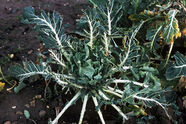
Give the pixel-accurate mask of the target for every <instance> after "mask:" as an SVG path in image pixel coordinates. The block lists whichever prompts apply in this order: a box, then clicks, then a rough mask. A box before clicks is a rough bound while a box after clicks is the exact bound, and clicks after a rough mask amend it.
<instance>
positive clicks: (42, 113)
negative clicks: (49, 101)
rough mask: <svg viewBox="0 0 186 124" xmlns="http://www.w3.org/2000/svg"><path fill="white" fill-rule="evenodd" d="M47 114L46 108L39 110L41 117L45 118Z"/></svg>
mask: <svg viewBox="0 0 186 124" xmlns="http://www.w3.org/2000/svg"><path fill="white" fill-rule="evenodd" d="M45 115H46V111H45V110H41V111H40V112H39V117H40V118H43V117H44V116H45Z"/></svg>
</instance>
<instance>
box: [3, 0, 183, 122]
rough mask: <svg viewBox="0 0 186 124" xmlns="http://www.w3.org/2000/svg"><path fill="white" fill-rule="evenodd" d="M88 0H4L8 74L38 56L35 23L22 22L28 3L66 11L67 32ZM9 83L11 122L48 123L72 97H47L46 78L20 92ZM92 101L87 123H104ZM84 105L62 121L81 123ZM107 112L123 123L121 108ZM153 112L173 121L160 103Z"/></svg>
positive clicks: (6, 110)
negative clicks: (12, 67) (45, 95)
mask: <svg viewBox="0 0 186 124" xmlns="http://www.w3.org/2000/svg"><path fill="white" fill-rule="evenodd" d="M86 2H87V0H0V65H1V67H2V69H3V72H4V73H5V74H8V73H7V72H8V70H7V68H8V67H9V66H10V65H12V64H14V63H21V62H22V60H32V61H35V60H36V58H37V53H38V48H39V47H40V42H39V41H38V40H37V38H36V33H35V32H34V30H33V28H32V27H31V26H29V25H24V24H22V23H21V15H22V12H23V9H24V8H25V7H27V6H33V7H34V8H35V9H36V11H39V10H40V9H43V10H45V11H48V12H51V11H53V10H56V11H57V12H59V13H60V14H61V15H62V17H63V19H64V24H69V27H68V28H67V33H73V30H74V29H75V22H76V19H77V18H79V17H80V16H81V14H82V9H85V8H86V7H87V3H86ZM9 87H11V86H9V85H8V84H7V85H6V86H5V88H4V90H3V91H2V92H0V124H4V123H6V124H8V122H7V121H10V122H11V124H47V123H48V119H49V118H52V119H54V117H55V115H56V110H57V109H60V110H61V108H62V107H64V104H65V103H66V102H67V101H68V100H70V98H71V97H72V96H71V95H63V96H60V95H59V96H57V97H54V96H52V97H51V98H49V99H48V100H46V99H45V98H44V89H45V82H44V81H42V80H41V81H39V82H35V83H32V84H31V85H30V86H29V87H26V88H25V89H23V90H22V91H20V92H19V93H18V94H15V93H14V92H13V91H11V92H8V91H7V90H6V89H7V88H9ZM63 94H64V93H63ZM184 95H185V94H180V96H179V97H178V101H177V103H178V106H179V107H180V110H181V111H182V112H183V111H185V108H184V107H183V101H182V99H181V98H182V96H184ZM89 102H90V104H88V107H87V112H86V115H85V117H84V122H83V123H84V124H98V123H100V121H99V117H98V115H97V113H96V112H95V108H94V106H93V103H91V101H89ZM81 105H82V104H81V101H80V100H79V101H77V103H76V104H75V105H73V106H72V107H71V108H69V110H67V112H66V113H65V114H64V116H63V117H62V118H61V119H60V121H59V122H60V124H72V123H73V124H75V123H77V122H78V119H79V114H80V111H81ZM24 110H27V111H29V113H30V119H26V118H25V116H24ZM170 111H171V108H170ZM103 113H104V118H105V120H107V121H106V123H107V124H115V123H118V124H119V123H121V119H120V118H119V117H118V114H117V112H115V111H114V110H113V109H112V108H110V107H107V109H106V110H103ZM149 113H151V114H153V115H155V116H156V117H157V118H159V119H158V120H155V121H152V122H151V123H152V124H155V123H164V124H165V123H166V124H171V123H173V122H172V121H170V120H169V119H167V118H166V117H164V115H165V114H164V112H162V110H161V109H160V108H159V107H156V108H153V109H151V110H150V111H149ZM162 113H163V114H162ZM170 113H171V112H170ZM185 118H186V113H182V115H181V116H180V117H178V118H175V119H176V120H177V121H178V123H179V124H183V123H186V120H185ZM135 120H136V118H132V119H130V120H129V121H127V123H128V124H133V123H136V122H135Z"/></svg>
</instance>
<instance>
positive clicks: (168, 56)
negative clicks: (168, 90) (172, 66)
mask: <svg viewBox="0 0 186 124" xmlns="http://www.w3.org/2000/svg"><path fill="white" fill-rule="evenodd" d="M173 45H174V42H171V44H170V49H169V53H168V55H167V59H166V62H165V65H164V66H163V68H165V67H166V66H167V63H168V61H169V58H170V55H171V52H172V48H173Z"/></svg>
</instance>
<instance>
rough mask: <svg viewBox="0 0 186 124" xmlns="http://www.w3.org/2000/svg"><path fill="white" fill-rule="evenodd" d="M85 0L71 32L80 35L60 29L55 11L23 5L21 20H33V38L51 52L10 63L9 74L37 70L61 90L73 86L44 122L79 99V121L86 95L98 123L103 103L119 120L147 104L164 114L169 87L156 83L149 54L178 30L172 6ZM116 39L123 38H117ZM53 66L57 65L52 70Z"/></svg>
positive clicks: (135, 0)
mask: <svg viewBox="0 0 186 124" xmlns="http://www.w3.org/2000/svg"><path fill="white" fill-rule="evenodd" d="M90 2H91V3H93V5H94V8H88V9H87V10H86V11H84V16H83V17H82V18H80V19H79V20H78V22H77V27H78V28H77V31H76V33H77V34H79V35H81V38H78V37H74V36H70V35H67V34H65V30H64V26H63V24H62V21H63V19H62V18H61V16H60V15H59V14H58V13H57V12H55V11H54V12H53V13H52V14H49V13H45V12H44V11H42V12H41V14H40V15H36V14H35V12H34V8H32V7H27V8H25V9H24V12H23V19H22V22H23V23H26V24H34V25H35V30H36V31H37V32H38V38H39V39H40V40H41V41H42V43H43V44H44V46H45V47H46V48H48V53H49V54H50V56H49V58H48V59H47V60H41V61H40V64H35V63H33V62H24V63H23V67H21V66H14V67H12V69H11V70H12V74H13V75H14V76H15V77H17V78H18V79H19V80H20V84H22V83H23V81H24V80H25V79H26V78H29V77H31V76H34V75H42V77H43V78H45V80H53V81H55V82H56V83H57V84H59V85H60V86H61V87H62V90H65V89H71V90H74V92H75V94H74V96H73V98H72V99H71V100H70V101H69V102H68V103H66V105H65V107H64V108H63V109H62V111H61V112H60V113H59V114H58V115H57V117H56V118H55V119H54V120H53V121H50V122H49V123H51V124H56V123H57V121H58V120H59V118H60V117H61V116H62V115H63V114H64V112H65V111H66V110H67V109H68V108H69V107H70V106H71V105H72V104H74V103H75V102H76V101H77V100H78V99H80V98H81V99H82V102H83V105H82V110H81V114H80V119H79V124H81V123H82V120H83V117H84V114H85V111H86V105H87V103H88V100H90V99H92V100H93V102H94V105H95V109H96V111H97V113H98V115H99V117H100V120H101V122H102V123H103V124H105V120H104V117H103V115H102V112H101V109H100V108H101V107H102V105H103V104H106V105H111V106H112V107H113V108H114V109H115V110H116V111H117V112H118V113H119V114H120V116H121V117H122V118H123V121H125V120H127V119H128V118H129V115H128V114H125V113H129V112H133V113H136V115H139V114H142V115H144V113H145V110H144V109H143V107H142V106H145V108H146V107H152V106H154V105H159V106H161V107H162V108H163V109H164V110H165V112H166V114H167V116H169V115H168V113H167V111H166V108H165V105H166V104H165V103H166V101H167V99H166V97H165V94H164V93H166V94H167V92H168V91H167V90H163V89H162V88H161V84H160V79H159V70H157V69H156V68H155V67H156V66H154V64H153V62H152V61H151V60H150V59H151V57H152V56H151V55H153V56H154V55H158V54H157V53H156V50H157V49H158V48H159V47H160V46H159V45H158V40H159V38H160V36H162V37H163V38H164V39H165V43H166V44H168V42H169V41H170V40H171V43H172V39H173V38H176V37H178V36H179V35H180V34H179V33H180V32H179V28H178V22H177V20H176V18H175V16H176V13H177V11H176V10H170V11H168V13H165V10H166V9H167V8H168V7H169V6H166V7H165V6H162V7H161V8H159V10H158V12H153V11H150V10H145V11H143V12H141V11H142V10H143V9H144V8H145V9H149V8H150V7H152V6H155V5H156V4H157V3H161V2H160V1H158V0H153V1H151V0H148V1H144V0H130V1H123V0H109V1H107V0H104V1H102V2H100V1H98V0H90ZM142 3H143V4H142ZM168 5H169V4H168ZM127 6H128V7H127ZM125 12H127V14H126V13H125ZM140 12H141V13H140ZM126 17H127V18H128V17H129V19H130V20H132V21H130V20H129V19H127V20H126V23H128V22H132V23H133V24H132V25H131V26H127V27H121V26H122V25H123V23H125V21H123V19H126ZM162 18H163V21H162V20H161V19H162ZM158 19H160V21H159V20H158ZM157 20H158V21H157ZM122 21H123V22H122ZM153 22H154V23H153ZM159 22H160V23H159ZM124 25H125V24H124ZM124 25H123V26H124ZM148 26H151V28H149V27H148ZM143 30H145V32H147V34H146V35H144V32H142V33H143V35H142V37H140V36H139V35H140V34H141V31H143ZM145 36H146V37H145ZM141 38H143V39H146V40H149V41H150V45H149V46H145V45H144V44H142V43H141V41H140V39H141ZM120 40H122V43H118V42H119V41H120ZM148 49H150V51H149V50H148ZM152 50H153V51H152ZM153 52H155V53H153ZM169 56H170V52H169ZM168 58H169V57H168ZM161 59H162V58H161ZM179 59H180V57H179ZM167 60H168V59H167ZM178 63H179V64H180V62H178ZM181 64H182V63H181ZM53 65H57V66H58V68H57V70H56V69H54V68H53ZM176 66H180V65H176ZM171 78H174V77H172V76H171ZM18 87H19V86H18ZM20 87H21V86H20ZM170 102H171V101H170ZM167 104H168V103H167ZM129 108H134V109H129Z"/></svg>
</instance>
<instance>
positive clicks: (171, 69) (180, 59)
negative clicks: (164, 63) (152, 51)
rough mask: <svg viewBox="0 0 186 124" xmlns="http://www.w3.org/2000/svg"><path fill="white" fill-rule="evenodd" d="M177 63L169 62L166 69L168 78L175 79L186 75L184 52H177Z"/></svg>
mask: <svg viewBox="0 0 186 124" xmlns="http://www.w3.org/2000/svg"><path fill="white" fill-rule="evenodd" d="M173 57H174V59H175V63H171V64H169V66H168V67H167V70H166V74H165V76H166V79H167V80H173V79H175V78H179V77H181V76H182V75H183V76H186V57H184V55H183V54H181V53H179V52H177V53H176V54H175V55H174V56H173Z"/></svg>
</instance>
